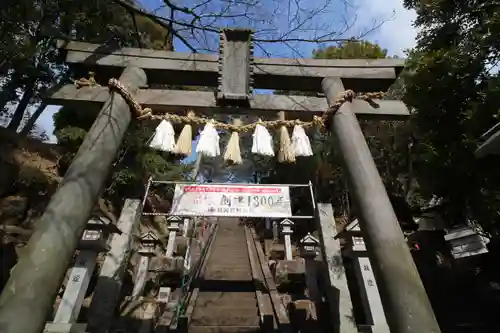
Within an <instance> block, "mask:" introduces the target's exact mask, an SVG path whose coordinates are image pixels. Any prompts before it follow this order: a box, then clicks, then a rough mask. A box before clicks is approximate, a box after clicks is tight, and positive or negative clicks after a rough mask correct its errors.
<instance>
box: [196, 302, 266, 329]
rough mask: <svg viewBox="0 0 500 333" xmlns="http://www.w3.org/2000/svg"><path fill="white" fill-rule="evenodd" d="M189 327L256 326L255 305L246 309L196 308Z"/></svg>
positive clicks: (235, 306) (233, 306) (216, 306)
mask: <svg viewBox="0 0 500 333" xmlns="http://www.w3.org/2000/svg"><path fill="white" fill-rule="evenodd" d="M190 325H195V326H205V325H206V326H258V325H259V315H258V310H257V305H256V304H254V305H251V306H248V307H238V306H237V305H236V304H233V305H232V306H218V305H215V304H213V305H211V306H207V307H197V308H196V311H195V312H194V314H193V317H192V319H191V323H190Z"/></svg>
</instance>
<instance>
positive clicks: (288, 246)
mask: <svg viewBox="0 0 500 333" xmlns="http://www.w3.org/2000/svg"><path fill="white" fill-rule="evenodd" d="M280 224H281V227H282V230H281V232H282V233H283V235H284V238H285V260H293V255H292V241H291V239H290V236H291V235H292V234H293V230H292V226H293V225H294V223H293V221H291V220H289V219H284V220H283V221H281V223H280Z"/></svg>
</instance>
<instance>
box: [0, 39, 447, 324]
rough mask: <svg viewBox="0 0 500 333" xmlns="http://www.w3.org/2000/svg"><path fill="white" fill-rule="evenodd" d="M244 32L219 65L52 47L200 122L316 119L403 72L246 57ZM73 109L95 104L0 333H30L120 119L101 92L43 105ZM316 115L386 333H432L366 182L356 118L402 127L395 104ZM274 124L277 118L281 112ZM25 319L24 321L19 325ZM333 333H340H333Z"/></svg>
mask: <svg viewBox="0 0 500 333" xmlns="http://www.w3.org/2000/svg"><path fill="white" fill-rule="evenodd" d="M251 40H252V31H250V30H247V29H226V30H224V31H223V32H222V34H221V46H220V54H219V55H218V56H217V55H206V54H185V53H177V52H166V51H154V50H144V49H133V48H123V49H120V50H116V49H110V48H109V47H103V46H101V45H93V44H87V43H78V42H69V43H66V42H65V43H60V44H59V47H60V48H61V50H62V51H64V52H67V54H66V63H67V64H68V65H69V66H70V68H72V70H73V72H74V74H75V75H76V76H77V77H78V75H81V74H86V73H87V72H88V71H89V70H93V71H95V72H97V73H98V75H99V78H100V79H107V78H111V77H119V80H120V82H121V83H122V84H123V85H124V86H125V88H126V89H127V90H128V92H129V93H130V94H131V96H132V97H134V98H135V100H136V101H138V103H139V104H141V106H142V107H149V108H151V109H153V110H154V111H155V112H170V113H176V112H179V111H180V110H185V109H188V108H189V109H193V110H194V111H199V112H212V113H233V114H238V113H250V114H253V115H262V114H264V115H266V114H267V115H269V114H272V113H273V112H274V113H278V112H282V111H284V112H285V114H286V115H287V116H289V117H292V118H298V117H300V119H301V120H308V119H310V118H312V116H314V115H317V116H320V115H325V110H327V109H329V106H330V107H331V106H332V105H333V104H335V102H336V101H337V97H338V95H339V94H340V93H344V91H345V90H347V89H353V90H354V91H356V92H369V91H381V90H382V91H386V90H387V89H388V87H389V86H390V85H391V84H392V83H393V82H394V80H395V79H396V77H397V75H398V74H399V72H400V71H401V70H402V68H403V64H404V61H403V60H400V59H383V60H379V59H377V60H365V59H355V60H323V59H272V58H254V57H253V46H252V43H251ZM147 83H149V84H171V85H198V86H211V87H217V88H218V89H217V94H213V93H211V92H200V91H179V90H163V89H154V90H153V89H151V90H149V89H147V85H146V84H147ZM253 88H261V89H282V90H303V91H322V92H323V93H324V96H325V97H326V99H325V98H324V97H304V96H279V95H258V94H253V90H252V89H253ZM47 102H48V103H51V104H60V105H71V104H77V105H78V106H79V107H83V106H86V105H91V104H92V105H95V104H99V105H101V104H103V103H104V105H103V106H102V109H101V111H100V113H99V115H98V116H97V119H96V120H95V122H94V124H93V126H92V128H91V129H90V131H89V132H88V134H87V136H86V138H85V140H84V142H83V144H82V145H81V147H80V149H79V151H78V154H77V156H76V157H75V159H74V161H73V163H72V164H71V166H70V167H69V169H68V171H67V172H66V175H65V177H64V179H63V181H62V183H61V185H60V187H59V189H58V190H57V192H56V193H55V194H54V195H53V196H52V199H51V201H50V203H49V205H48V206H47V209H46V211H45V213H44V215H43V216H42V218H41V220H40V221H39V222H38V223H37V224H36V228H35V232H34V234H33V236H32V237H31V239H30V241H29V243H28V245H27V248H26V252H25V254H24V256H23V257H21V258H20V261H19V263H18V264H17V265H16V266H15V268H14V269H13V271H12V275H11V278H10V279H9V281H8V283H7V285H6V287H5V289H4V292H3V293H2V295H1V298H0V331H1V332H2V333H19V332H23V333H39V332H40V331H42V329H43V327H44V325H45V321H46V317H47V314H48V313H49V312H50V311H51V308H52V304H53V300H54V298H55V295H56V293H57V290H58V289H59V286H60V281H61V279H62V277H63V275H64V273H65V270H66V268H67V265H68V263H69V261H70V259H71V257H72V255H73V253H74V251H75V248H76V245H77V241H78V239H79V238H80V236H81V233H82V232H83V229H84V227H85V224H86V222H87V218H88V216H89V214H90V211H91V208H92V207H93V205H94V203H95V201H96V199H97V196H98V194H99V192H100V190H101V188H102V186H103V183H104V181H105V177H106V175H107V173H108V171H109V168H110V166H111V164H112V162H113V160H114V158H115V156H116V153H117V150H118V149H119V146H120V144H121V141H122V138H123V136H124V133H125V132H126V130H127V127H128V125H129V123H130V121H131V119H132V115H131V112H129V110H128V109H129V104H130V103H129V104H127V101H125V100H124V98H123V95H120V94H119V93H116V92H114V91H113V92H111V93H110V92H109V90H108V88H106V87H86V88H85V87H84V88H81V89H77V88H76V87H75V86H74V85H67V86H64V87H62V88H61V89H60V90H59V91H57V92H55V93H54V94H53V95H52V96H50V97H49V98H48V100H47ZM332 111H334V112H331V113H330V114H327V116H329V117H331V119H325V120H328V123H329V124H330V127H331V128H330V130H331V132H332V135H333V136H334V138H335V143H336V146H337V149H338V150H339V151H340V152H341V156H342V160H343V170H344V173H345V175H346V177H347V180H348V184H349V190H350V193H351V194H352V197H353V199H354V200H355V202H356V204H357V207H358V209H359V214H360V215H359V220H360V224H361V227H362V230H363V232H364V238H365V241H366V247H367V249H368V252H369V253H370V254H371V259H372V263H373V269H374V273H375V276H376V279H377V282H378V285H379V286H380V292H381V296H382V301H383V304H384V309H385V312H386V317H387V321H388V324H389V326H390V329H391V332H393V333H410V332H411V333H417V332H418V333H420V332H429V333H431V332H434V333H437V332H440V330H439V327H438V324H437V321H436V319H435V316H434V314H433V311H432V308H431V306H430V303H429V300H428V298H427V295H426V293H425V290H424V287H423V285H422V282H421V281H420V278H419V275H418V272H417V269H416V267H415V264H414V262H413V259H412V256H411V254H410V251H409V248H408V246H407V245H406V242H405V240H404V237H403V233H402V231H401V229H400V227H399V224H398V221H397V219H396V216H395V214H394V211H393V209H392V206H391V203H390V201H389V198H388V196H387V193H386V191H385V188H384V185H383V184H382V180H381V178H380V175H379V173H378V171H377V168H376V166H375V163H374V161H373V158H372V156H371V154H370V151H369V148H368V145H367V143H366V141H365V138H364V136H363V134H362V131H361V129H360V126H359V124H358V121H357V119H356V115H358V116H360V117H378V118H384V119H388V118H392V119H394V118H404V117H406V116H408V114H409V113H408V110H407V108H406V107H405V105H404V104H403V103H402V102H400V101H390V100H373V101H369V102H367V101H364V100H357V99H353V100H351V101H349V102H346V103H343V104H342V105H341V106H340V107H339V108H335V109H334V110H332ZM281 115H283V113H281ZM25 316H29V319H28V320H23V319H22V318H24V317H25ZM340 333H342V332H340Z"/></svg>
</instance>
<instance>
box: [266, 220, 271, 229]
mask: <svg viewBox="0 0 500 333" xmlns="http://www.w3.org/2000/svg"><path fill="white" fill-rule="evenodd" d="M266 230H271V219H266Z"/></svg>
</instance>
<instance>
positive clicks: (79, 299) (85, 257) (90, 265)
mask: <svg viewBox="0 0 500 333" xmlns="http://www.w3.org/2000/svg"><path fill="white" fill-rule="evenodd" d="M101 219H102V220H100V219H93V220H90V221H89V222H88V224H87V228H86V229H85V231H84V232H83V235H82V237H81V241H80V244H79V246H78V249H79V250H80V253H79V254H78V256H77V257H76V260H75V264H74V266H73V268H71V271H70V274H69V278H68V282H67V284H66V289H65V290H64V294H63V297H62V299H61V302H60V303H59V307H58V308H57V312H56V315H55V317H54V321H53V322H51V323H47V324H46V325H45V332H47V333H51V332H54V333H55V332H57V333H59V332H66V333H70V332H71V333H73V332H85V329H86V326H87V325H86V324H77V323H76V321H77V319H78V315H79V314H80V310H81V308H82V305H83V301H84V299H85V294H86V293H87V289H88V286H89V282H90V278H91V277H92V273H93V272H94V268H95V266H96V261H97V256H98V255H99V252H101V251H105V250H106V239H107V237H108V230H107V229H106V228H105V226H106V223H109V220H107V219H105V218H101ZM103 221H106V222H103Z"/></svg>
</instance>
